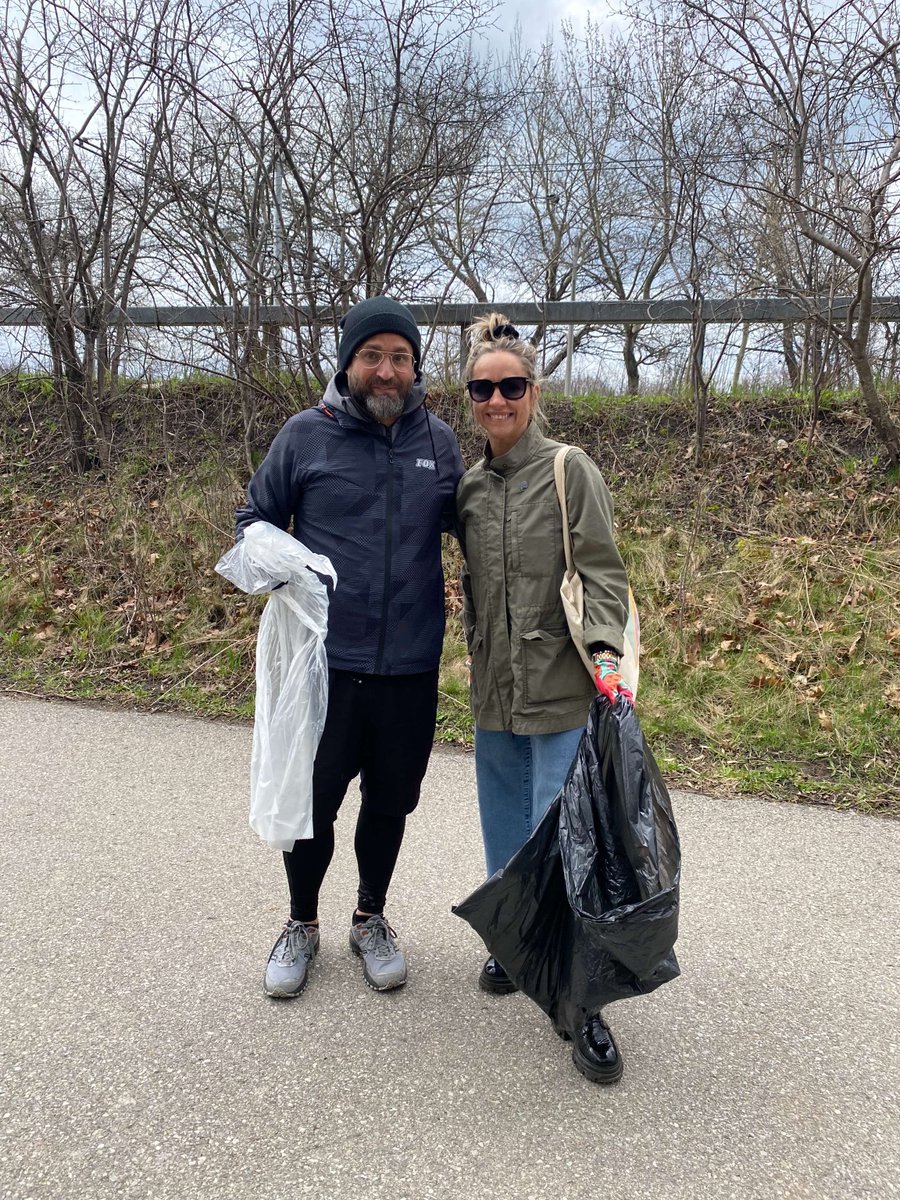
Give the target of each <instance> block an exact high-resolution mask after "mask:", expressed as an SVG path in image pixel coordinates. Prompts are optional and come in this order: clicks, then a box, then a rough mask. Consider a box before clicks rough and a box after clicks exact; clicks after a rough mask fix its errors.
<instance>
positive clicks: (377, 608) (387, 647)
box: [237, 376, 463, 675]
mask: <svg viewBox="0 0 900 1200" xmlns="http://www.w3.org/2000/svg"><path fill="white" fill-rule="evenodd" d="M342 378H343V377H342V376H338V377H337V378H336V380H332V381H331V383H330V384H329V385H328V388H327V389H326V392H325V395H324V397H323V399H322V403H321V404H320V405H319V406H318V408H311V409H307V410H305V411H304V412H301V413H297V414H296V416H293V417H291V418H290V420H289V421H288V422H287V424H286V425H285V426H284V427H283V428H282V430H281V431H280V433H278V435H277V436H276V438H275V440H274V441H273V442H272V445H271V447H270V449H269V453H268V454H267V455H266V458H265V460H264V461H263V463H262V464H261V465H260V467H259V469H258V470H257V472H256V474H255V475H254V476H253V478H252V479H251V480H250V485H249V487H248V488H247V503H246V504H245V505H244V506H243V507H242V508H240V509H238V512H237V530H238V537H239V538H240V537H241V536H242V533H243V529H244V526H246V525H248V524H250V523H251V522H252V521H269V522H270V523H271V524H272V525H277V526H278V528H279V529H288V528H289V527H290V526H291V525H293V530H292V531H293V534H294V536H295V537H296V538H297V539H298V540H299V541H301V542H302V543H303V544H304V545H305V546H307V547H308V548H309V549H310V550H312V551H314V552H315V553H316V554H325V555H327V556H328V558H330V559H331V562H332V564H333V566H334V569H335V571H336V572H337V579H338V582H337V588H336V590H335V592H334V594H333V596H332V597H331V603H330V606H329V613H328V637H327V639H326V642H325V649H326V652H327V654H328V665H329V667H331V668H332V669H335V670H339V671H358V672H359V673H360V674H367V675H411V674H414V673H416V672H419V671H431V670H434V669H436V668H437V666H438V663H439V661H440V657H441V648H442V645H443V639H444V575H443V569H442V566H441V531H442V530H451V529H452V528H453V527H454V514H455V505H454V495H455V492H456V485H457V482H458V481H459V478H460V476H461V475H462V473H463V464H462V458H461V457H460V453H459V446H458V444H457V441H456V437H455V435H454V433H453V431H452V430H451V429H450V427H449V425H446V424H444V422H443V421H440V420H438V418H437V417H435V416H433V415H432V414H431V413H429V412H428V411H427V409H426V408H425V406H424V404H423V399H424V395H425V388H424V384H422V383H418V384H417V385H416V386H415V388H414V393H413V395H412V396H411V397H410V401H409V403H408V404H407V407H406V409H405V410H404V413H403V415H402V416H401V417H400V418H399V419H398V420H397V421H396V422H395V423H394V424H393V425H391V426H384V425H380V424H379V423H378V422H376V421H373V420H372V419H371V418H370V417H369V416H368V415H367V414H366V413H365V412H364V411H362V410H361V409H359V408H358V407H357V406H356V405H355V404H354V403H353V402H352V401H351V400H350V399H348V397H347V396H346V395H344V394H342V392H341V389H340V388H339V386H338V381H342Z"/></svg>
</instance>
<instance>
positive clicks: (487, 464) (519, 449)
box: [483, 420, 545, 475]
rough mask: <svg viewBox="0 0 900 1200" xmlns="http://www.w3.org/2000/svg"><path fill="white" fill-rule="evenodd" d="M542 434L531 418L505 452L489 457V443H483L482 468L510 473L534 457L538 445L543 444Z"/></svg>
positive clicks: (501, 473)
mask: <svg viewBox="0 0 900 1200" xmlns="http://www.w3.org/2000/svg"><path fill="white" fill-rule="evenodd" d="M544 440H545V439H544V435H543V434H542V433H541V431H540V429H539V428H538V425H537V422H536V421H534V420H532V421H530V422H529V423H528V428H527V429H526V430H525V432H524V433H523V434H522V436H521V437H520V438H519V440H518V441H517V442H516V444H515V445H514V446H513V447H512V448H511V449H510V450H507V452H506V453H505V454H498V455H497V457H496V458H491V448H490V443H489V442H485V445H484V463H483V466H484V469H485V470H486V471H496V473H497V474H498V475H512V474H513V472H514V471H517V470H518V469H519V467H522V466H524V465H525V463H527V462H528V461H529V460H530V459H532V458H534V456H535V454H536V453H537V452H538V450H539V449H540V447H541V446H542V445H543V444H544Z"/></svg>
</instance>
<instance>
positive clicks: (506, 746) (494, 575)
mask: <svg viewBox="0 0 900 1200" xmlns="http://www.w3.org/2000/svg"><path fill="white" fill-rule="evenodd" d="M469 342H470V347H471V352H470V354H469V359H468V363H467V364H466V381H467V382H466V387H467V390H468V393H469V397H470V400H471V406H472V415H473V417H474V420H475V423H476V424H477V425H479V426H480V427H481V428H482V429H483V430H484V432H485V435H486V438H487V441H486V444H485V449H484V458H483V459H482V460H481V461H480V462H478V463H476V465H475V466H474V467H472V468H471V469H470V470H469V471H467V472H466V474H465V475H464V476H463V478H462V480H461V481H460V484H459V490H458V492H457V507H458V511H459V519H460V525H461V534H462V538H463V546H464V551H465V559H466V565H465V567H464V569H463V595H464V607H463V624H464V627H465V632H466V640H467V644H468V648H469V656H470V678H471V703H472V711H473V713H474V715H475V773H476V779H477V784H478V807H479V811H480V816H481V830H482V838H483V841H484V852H485V860H486V863H487V870H488V875H492V874H493V873H494V872H495V871H497V870H498V869H499V868H500V867H503V866H504V865H505V864H506V863H507V862H508V861H509V859H510V858H511V857H512V856H513V855H514V854H515V853H516V851H517V850H518V849H519V848H520V847H521V846H522V844H523V843H524V842H525V841H526V840H527V838H528V837H529V835H530V834H531V831H532V830H533V829H534V827H535V825H536V824H537V822H538V821H539V820H540V819H541V817H542V816H543V814H544V813H545V812H546V810H547V808H548V807H549V805H550V802H551V801H552V800H553V798H554V797H555V796H556V794H557V792H558V791H559V789H560V787H561V786H562V784H563V782H564V780H565V777H566V773H567V771H568V769H569V766H570V764H571V762H572V759H573V758H574V756H575V751H576V749H577V747H578V742H579V739H580V737H581V733H582V730H583V729H584V726H585V722H586V720H587V714H588V709H589V708H590V704H591V700H592V698H593V696H594V695H595V694H596V689H598V688H599V689H600V690H601V691H603V692H604V693H605V694H606V695H607V696H608V698H609V699H610V700H615V697H616V695H617V694H619V693H620V692H622V693H624V694H625V695H627V696H629V698H630V693H628V692H627V690H626V689H625V688H624V686H623V685H622V682H621V677H620V675H619V672H618V663H619V656H620V655H621V653H622V650H623V634H624V629H625V622H626V618H627V614H628V581H627V577H626V574H625V568H624V566H623V564H622V559H621V557H620V556H619V552H618V550H617V549H616V545H615V541H614V539H613V506H612V500H611V499H610V495H609V492H608V491H607V488H606V484H605V483H604V482H603V477H602V476H601V474H600V472H599V470H598V469H597V467H596V466H595V465H594V463H593V462H592V461H591V459H590V458H589V457H588V456H587V454H585V453H584V452H583V451H580V450H572V451H570V453H569V454H568V455H567V457H566V504H567V507H568V518H569V528H570V531H571V535H572V553H573V558H574V563H575V567H576V569H577V570H578V571H579V573H580V575H581V578H582V581H583V584H584V593H585V621H584V632H585V641H586V642H587V644H588V646H589V648H590V651H591V656H592V662H593V663H594V668H595V678H594V681H593V682H592V680H591V678H590V676H589V675H588V673H587V671H586V670H585V668H584V664H583V662H582V659H581V658H580V656H579V654H578V651H577V650H576V648H575V644H574V643H573V641H572V639H571V637H570V636H569V632H568V628H567V625H566V618H565V613H564V611H563V607H562V602H561V600H560V596H559V585H560V581H561V579H562V577H563V574H564V571H565V552H564V549H563V536H562V518H561V513H560V508H559V501H558V498H557V492H556V484H555V480H554V471H553V465H554V458H555V456H556V453H557V451H558V450H559V448H560V443H559V442H554V441H551V440H550V439H549V438H546V437H544V435H543V434H542V433H541V428H540V425H541V423H542V421H543V414H542V413H541V410H540V392H541V389H540V383H539V381H538V378H537V368H536V354H535V348H534V346H532V345H531V343H529V342H526V341H523V340H522V339H521V338H520V337H519V334H518V332H517V331H516V330H515V329H514V328H513V326H512V325H511V324H510V323H509V321H508V320H507V319H506V317H504V316H503V315H502V314H500V313H491V314H489V315H488V316H486V317H483V318H482V319H481V320H479V321H476V322H475V324H474V325H473V326H472V327H471V329H470V330H469ZM479 986H480V987H481V988H483V989H484V990H485V991H488V992H493V993H495V994H499V995H503V994H506V993H509V992H514V991H515V990H516V987H515V984H514V983H513V982H512V980H511V979H510V978H509V976H508V975H507V974H506V972H505V971H504V970H503V967H502V966H501V965H500V963H498V962H497V961H496V959H494V958H489V959H488V960H487V962H486V963H485V965H484V967H483V969H482V971H481V975H480V977H479ZM573 1042H574V1046H573V1060H574V1062H575V1065H576V1066H577V1067H578V1069H579V1070H580V1071H581V1072H582V1074H584V1075H586V1076H587V1077H588V1078H589V1079H592V1080H593V1081H594V1082H597V1083H613V1082H615V1081H616V1080H617V1079H618V1078H619V1077H620V1076H621V1074H622V1062H621V1058H620V1056H619V1052H618V1049H617V1047H616V1044H615V1041H614V1040H613V1037H612V1034H611V1033H610V1031H609V1028H608V1026H607V1025H606V1023H605V1022H604V1021H603V1019H602V1017H600V1016H599V1014H598V1015H597V1016H596V1017H592V1018H591V1020H589V1021H588V1022H587V1023H586V1024H585V1025H584V1026H582V1028H581V1029H580V1030H577V1031H574V1033H573Z"/></svg>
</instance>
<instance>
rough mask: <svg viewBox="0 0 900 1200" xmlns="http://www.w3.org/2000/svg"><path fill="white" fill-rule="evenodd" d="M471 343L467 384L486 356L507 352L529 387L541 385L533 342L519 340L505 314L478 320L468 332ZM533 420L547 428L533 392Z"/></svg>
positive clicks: (467, 363)
mask: <svg viewBox="0 0 900 1200" xmlns="http://www.w3.org/2000/svg"><path fill="white" fill-rule="evenodd" d="M466 339H467V341H468V343H469V357H468V359H467V360H466V370H465V382H466V383H468V381H469V380H470V379H471V378H472V375H473V373H474V371H475V367H476V366H477V364H478V362H479V361H480V360H481V359H482V358H484V356H485V355H486V354H494V353H496V352H497V351H498V350H504V351H505V352H506V353H507V354H513V355H515V357H516V358H517V359H518V360H519V362H520V363H521V364H522V374H523V375H524V376H525V378H526V379H527V380H528V381H529V383H533V384H539V383H540V382H541V380H540V373H539V371H538V367H537V350H536V349H535V348H534V346H533V345H532V343H531V342H528V341H526V340H525V339H524V338H522V337H520V336H519V331H518V329H516V328H515V327H514V326H513V324H512V323H511V322H510V319H509V317H506V316H504V315H503V313H499V312H492V313H486V314H485V315H484V316H483V317H478V318H477V319H476V320H475V321H473V322H472V324H471V325H470V326H469V328H468V330H467V332H466ZM531 416H532V418H535V419H537V421H538V424H539V425H540V426H541V427H542V428H543V427H544V426H546V424H547V419H546V417H545V416H544V412H543V409H542V408H541V405H540V401H539V400H538V397H537V394H536V393H535V392H532V401H531Z"/></svg>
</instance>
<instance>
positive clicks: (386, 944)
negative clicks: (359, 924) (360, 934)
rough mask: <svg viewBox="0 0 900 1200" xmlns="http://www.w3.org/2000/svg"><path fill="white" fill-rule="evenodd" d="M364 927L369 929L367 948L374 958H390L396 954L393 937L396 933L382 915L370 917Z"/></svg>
mask: <svg viewBox="0 0 900 1200" xmlns="http://www.w3.org/2000/svg"><path fill="white" fill-rule="evenodd" d="M366 929H367V930H368V931H369V946H368V949H369V951H370V952H371V953H372V954H374V955H375V957H376V958H390V957H391V955H393V954H396V952H397V945H396V943H395V941H394V939H395V938H396V936H397V934H396V931H395V930H393V929H391V927H390V925H388V923H387V921H386V920H385V919H384V917H370V918H369V920H368V921H366Z"/></svg>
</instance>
